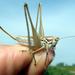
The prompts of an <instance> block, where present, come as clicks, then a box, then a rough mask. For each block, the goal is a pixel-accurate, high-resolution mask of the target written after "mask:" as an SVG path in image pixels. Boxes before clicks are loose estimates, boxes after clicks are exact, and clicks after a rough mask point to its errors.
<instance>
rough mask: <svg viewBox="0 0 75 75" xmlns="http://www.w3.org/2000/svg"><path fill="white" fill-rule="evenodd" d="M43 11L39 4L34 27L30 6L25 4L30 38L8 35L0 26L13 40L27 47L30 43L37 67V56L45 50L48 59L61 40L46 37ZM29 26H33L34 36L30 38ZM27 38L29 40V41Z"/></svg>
mask: <svg viewBox="0 0 75 75" xmlns="http://www.w3.org/2000/svg"><path fill="white" fill-rule="evenodd" d="M41 9H42V8H41V4H40V3H39V5H38V11H37V17H36V25H35V27H34V24H33V22H32V19H31V16H30V12H29V8H28V4H27V3H25V4H24V12H25V19H26V25H27V32H28V36H14V35H11V34H10V33H8V32H7V31H6V30H5V29H3V28H2V27H1V26H0V30H1V31H3V32H4V33H6V34H7V35H8V36H10V37H11V38H12V39H14V40H16V41H17V42H18V43H19V44H20V45H24V46H26V43H28V44H27V47H28V48H29V51H30V53H31V54H32V56H33V59H34V61H35V62H34V64H35V65H36V64H37V63H36V59H35V54H36V53H37V52H39V51H41V50H45V51H46V59H47V55H48V51H49V50H51V48H55V47H56V45H57V43H58V41H59V40H60V38H59V37H55V36H45V34H44V29H43V25H42V16H41V14H42V13H41ZM39 18H40V20H39V22H40V23H39V30H37V26H38V19H39ZM29 22H30V23H29ZM29 24H30V25H31V30H32V36H30V30H29ZM26 38H28V40H27V39H26ZM22 52H25V50H22ZM45 61H46V60H45Z"/></svg>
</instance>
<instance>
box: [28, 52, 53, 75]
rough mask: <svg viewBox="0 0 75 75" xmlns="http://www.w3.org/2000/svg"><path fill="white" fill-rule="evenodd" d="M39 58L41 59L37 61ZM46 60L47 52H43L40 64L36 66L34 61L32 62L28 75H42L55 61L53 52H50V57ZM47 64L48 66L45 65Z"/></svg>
mask: <svg viewBox="0 0 75 75" xmlns="http://www.w3.org/2000/svg"><path fill="white" fill-rule="evenodd" d="M36 55H37V54H36ZM38 58H39V56H37V59H38ZM37 59H36V60H37ZM45 59H46V52H43V56H42V58H41V59H40V60H39V62H38V63H37V64H36V66H35V65H34V60H33V61H32V63H31V65H30V67H29V70H28V74H27V75H42V74H43V72H44V70H45V69H46V68H47V67H48V65H49V64H50V63H51V62H52V60H53V53H52V52H51V51H49V52H48V55H47V60H46V61H45ZM45 62H46V64H45Z"/></svg>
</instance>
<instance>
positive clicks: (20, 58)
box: [0, 45, 53, 75]
mask: <svg viewBox="0 0 75 75" xmlns="http://www.w3.org/2000/svg"><path fill="white" fill-rule="evenodd" d="M21 50H27V51H26V52H21ZM45 54H46V53H45V52H44V53H43V55H42V56H41V57H42V58H41V57H40V55H39V54H36V58H37V59H38V58H39V57H40V59H39V62H38V63H37V65H36V66H35V65H34V60H32V59H33V57H32V55H31V54H30V53H29V51H28V48H27V47H24V46H21V45H0V75H43V72H44V70H45V69H46V68H47V66H48V65H49V64H50V63H51V61H52V59H53V52H51V51H49V52H48V56H47V60H46V64H45V59H46V56H45Z"/></svg>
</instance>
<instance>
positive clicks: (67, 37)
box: [60, 36, 75, 40]
mask: <svg viewBox="0 0 75 75" xmlns="http://www.w3.org/2000/svg"><path fill="white" fill-rule="evenodd" d="M69 38H75V36H65V37H61V38H60V40H61V39H69Z"/></svg>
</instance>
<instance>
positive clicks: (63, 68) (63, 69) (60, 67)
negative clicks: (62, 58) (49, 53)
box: [44, 63, 75, 75]
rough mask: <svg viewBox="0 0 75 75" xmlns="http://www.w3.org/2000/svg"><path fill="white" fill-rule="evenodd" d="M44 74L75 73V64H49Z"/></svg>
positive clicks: (64, 74)
mask: <svg viewBox="0 0 75 75" xmlns="http://www.w3.org/2000/svg"><path fill="white" fill-rule="evenodd" d="M44 75H75V65H72V66H69V65H64V63H59V64H57V65H56V66H49V67H48V68H47V70H46V72H45V73H44Z"/></svg>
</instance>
